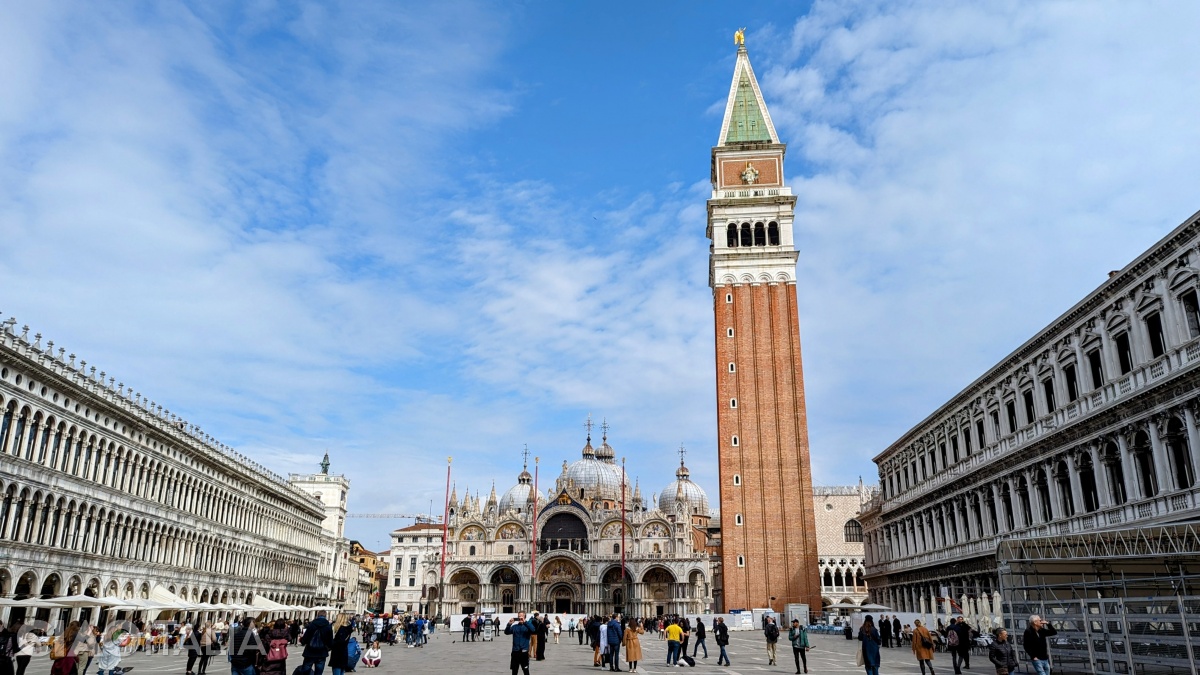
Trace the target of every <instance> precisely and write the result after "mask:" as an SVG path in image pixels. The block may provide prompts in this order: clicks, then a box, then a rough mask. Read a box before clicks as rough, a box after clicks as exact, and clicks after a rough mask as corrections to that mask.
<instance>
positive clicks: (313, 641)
mask: <svg viewBox="0 0 1200 675" xmlns="http://www.w3.org/2000/svg"><path fill="white" fill-rule="evenodd" d="M300 644H302V645H304V664H303V665H302V666H301V668H303V669H305V670H308V669H309V668H312V675H321V672H322V671H324V670H325V659H327V658H329V648H330V647H331V646H332V645H333V626H331V625H329V619H326V618H325V610H320V611H318V612H317V618H315V619H313V620H312V621H309V622H308V625H307V626H305V628H304V635H301V636H300Z"/></svg>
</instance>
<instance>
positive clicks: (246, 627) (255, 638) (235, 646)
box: [229, 617, 267, 675]
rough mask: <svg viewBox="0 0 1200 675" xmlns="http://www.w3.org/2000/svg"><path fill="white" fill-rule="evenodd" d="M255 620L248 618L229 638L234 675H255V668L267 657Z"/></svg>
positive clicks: (231, 666)
mask: <svg viewBox="0 0 1200 675" xmlns="http://www.w3.org/2000/svg"><path fill="white" fill-rule="evenodd" d="M266 653H267V650H266V649H265V648H264V647H263V643H262V640H261V639H260V638H259V635H258V631H256V630H254V619H252V618H250V617H246V618H245V619H242V620H241V621H240V622H239V623H238V624H237V627H236V628H234V629H233V635H231V636H230V638H229V670H230V672H231V673H232V674H233V675H254V667H255V666H256V665H258V663H259V660H260V659H261V658H262V657H264V656H266Z"/></svg>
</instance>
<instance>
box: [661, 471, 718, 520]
mask: <svg viewBox="0 0 1200 675" xmlns="http://www.w3.org/2000/svg"><path fill="white" fill-rule="evenodd" d="M679 495H682V496H683V500H684V502H685V503H686V504H687V506H688V513H690V514H692V515H694V516H704V517H705V518H707V517H709V512H708V495H707V494H705V492H704V488H702V487H700V486H699V485H696V484H695V483H693V482H692V478H691V472H690V471H688V468H687V467H686V466H684V465H683V463H682V462H680V464H679V469H678V470H677V471H676V472H675V480H673V481H671V482H670V483H667V486H666V487H664V488H663V490H662V492H660V493H658V508H659V510H661V511H665V512H670V511H672V510H674V508H675V500H676V498H677V497H678V496H679Z"/></svg>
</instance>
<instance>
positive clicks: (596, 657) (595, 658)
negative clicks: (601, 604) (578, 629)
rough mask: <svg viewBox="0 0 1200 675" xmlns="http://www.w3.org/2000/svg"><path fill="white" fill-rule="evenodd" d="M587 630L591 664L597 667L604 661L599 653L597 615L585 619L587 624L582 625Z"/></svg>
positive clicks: (598, 623)
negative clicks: (590, 647) (590, 646)
mask: <svg viewBox="0 0 1200 675" xmlns="http://www.w3.org/2000/svg"><path fill="white" fill-rule="evenodd" d="M584 628H585V629H586V630H587V637H588V644H590V645H592V666H593V667H595V668H599V667H600V665H601V664H602V663H604V657H603V655H602V654H601V653H600V649H601V648H600V633H601V631H600V621H599V620H598V617H594V616H593V617H591V618H590V619H588V620H587V625H586V626H584Z"/></svg>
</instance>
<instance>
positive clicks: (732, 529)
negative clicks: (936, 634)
mask: <svg viewBox="0 0 1200 675" xmlns="http://www.w3.org/2000/svg"><path fill="white" fill-rule="evenodd" d="M735 42H736V43H737V45H738V53H737V64H736V65H735V66H734V70H733V84H732V86H731V87H730V89H729V100H728V102H727V103H726V106H725V117H724V120H723V121H722V123H721V136H720V138H719V139H718V141H717V145H716V146H715V147H714V148H713V149H712V197H711V198H710V199H709V200H708V238H709V239H711V240H712V246H711V248H710V250H711V254H710V256H709V273H708V275H709V279H708V280H709V285H710V286H712V289H713V315H714V318H715V328H716V370H717V453H718V462H719V467H720V488H721V574H722V585H723V591H722V600H723V601H722V604H723V606H724V609H725V610H729V609H750V608H754V607H766V606H771V607H773V608H774V609H776V610H779V611H782V610H783V608H784V605H785V604H787V603H792V602H796V603H808V605H809V608H810V609H811V610H812V611H819V610H820V608H821V585H820V578H819V575H818V571H817V567H818V565H817V541H816V527H815V524H814V518H813V500H812V474H811V471H810V465H809V456H808V419H807V415H806V413H805V406H804V374H803V369H802V367H801V363H800V323H799V314H798V311H797V305H796V258H797V252H796V249H795V246H794V245H793V243H792V227H793V215H794V210H795V205H796V198H795V197H794V196H792V193H791V189H790V188H788V187H787V186H785V185H784V183H783V175H784V174H783V159H784V153H785V151H786V150H787V146H786V145H785V144H784V143H781V142H780V141H779V136H778V135H777V134H776V133H775V126H774V125H773V124H772V123H771V115H770V113H768V111H767V106H766V103H765V102H764V101H763V96H762V92H761V91H760V90H759V87H758V80H757V79H756V78H755V77H754V70H753V69H752V68H751V67H750V57H749V55H748V54H747V53H746V47H745V45H744V44H743V43H742V32H741V31H738V34H737V35H736V36H735Z"/></svg>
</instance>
